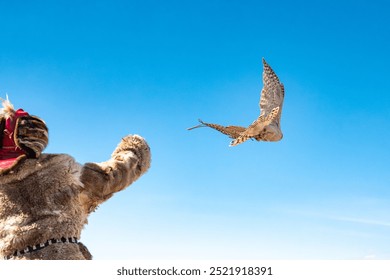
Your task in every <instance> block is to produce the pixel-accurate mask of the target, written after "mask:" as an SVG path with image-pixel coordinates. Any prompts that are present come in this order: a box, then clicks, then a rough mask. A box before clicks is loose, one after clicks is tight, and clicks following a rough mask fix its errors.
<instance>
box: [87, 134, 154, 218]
mask: <svg viewBox="0 0 390 280" xmlns="http://www.w3.org/2000/svg"><path fill="white" fill-rule="evenodd" d="M149 167H150V149H149V146H148V144H147V143H146V141H145V140H144V139H143V138H142V137H140V136H138V135H129V136H127V137H125V138H123V139H122V141H121V142H120V143H119V145H118V146H117V148H116V149H115V151H114V152H113V153H112V155H111V158H110V159H109V160H108V161H106V162H102V163H86V164H85V165H84V166H83V168H82V171H81V182H82V183H83V185H84V189H83V191H82V193H81V197H80V198H81V203H82V204H83V206H84V207H85V209H86V211H87V212H88V213H90V212H92V211H93V210H94V209H95V208H96V207H97V206H98V205H99V204H100V203H102V202H104V201H106V200H107V199H109V198H110V197H111V196H112V195H113V194H114V193H115V192H118V191H121V190H123V189H124V188H126V187H127V186H129V185H130V184H132V183H133V182H134V181H135V180H137V179H138V178H139V177H140V176H141V175H142V174H144V173H145V172H146V171H147V170H148V169H149Z"/></svg>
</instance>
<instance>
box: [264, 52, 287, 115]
mask: <svg viewBox="0 0 390 280" xmlns="http://www.w3.org/2000/svg"><path fill="white" fill-rule="evenodd" d="M263 67H264V70H263V89H262V90H261V96H260V103H259V105H260V116H267V115H268V114H270V113H271V111H272V110H273V109H274V108H276V107H279V114H278V116H277V121H278V122H279V121H280V116H281V114H282V106H283V101H284V86H283V84H282V83H281V82H280V81H279V78H278V76H276V74H275V72H274V71H273V70H272V68H271V67H270V66H269V65H268V63H267V62H266V61H265V59H264V58H263Z"/></svg>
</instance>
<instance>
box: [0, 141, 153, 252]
mask: <svg viewBox="0 0 390 280" xmlns="http://www.w3.org/2000/svg"><path fill="white" fill-rule="evenodd" d="M150 161H151V155H150V149H149V146H148V144H147V143H146V141H145V140H144V139H143V138H142V137H140V136H138V135H129V136H127V137H125V138H123V139H122V141H121V142H120V143H119V145H118V146H117V148H116V149H115V151H114V152H113V154H112V155H111V158H110V159H109V160H108V161H106V162H102V163H87V164H84V165H81V164H79V163H77V162H76V161H75V160H74V159H73V158H72V157H71V156H69V155H67V154H45V153H43V154H40V156H39V157H37V158H23V159H22V160H21V161H20V162H19V163H18V164H17V165H16V166H14V167H13V168H12V169H11V170H9V171H8V172H7V173H4V174H1V175H0V256H3V257H5V256H9V255H12V254H14V252H15V251H17V250H23V249H25V248H27V247H29V246H34V245H36V244H40V243H44V242H46V241H47V240H50V239H53V238H54V239H61V238H63V237H65V238H68V237H75V238H77V239H79V238H80V235H81V231H82V229H83V227H84V225H85V224H86V223H87V219H88V215H89V214H90V213H91V212H92V211H94V210H95V209H96V207H97V206H98V205H99V204H101V203H103V202H104V201H106V200H107V199H109V198H110V197H111V196H112V195H113V194H114V193H116V192H119V191H121V190H123V189H125V188H126V187H127V186H129V185H130V184H132V183H133V182H134V181H135V180H137V179H138V178H139V177H140V176H141V175H142V174H144V173H145V172H146V171H147V170H148V169H149V167H150ZM91 258H92V257H91V255H90V253H89V252H88V249H87V248H86V247H85V246H84V245H83V244H82V243H56V244H52V245H49V246H47V247H45V248H43V249H40V250H37V251H34V252H29V253H26V254H22V255H20V256H13V257H12V258H11V259H18V260H20V259H24V260H85V259H91Z"/></svg>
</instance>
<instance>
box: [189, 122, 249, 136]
mask: <svg viewBox="0 0 390 280" xmlns="http://www.w3.org/2000/svg"><path fill="white" fill-rule="evenodd" d="M199 122H200V124H199V125H196V126H194V127H190V128H188V129H187V130H191V129H195V128H199V127H210V128H213V129H215V130H218V131H219V132H221V133H223V134H226V135H228V136H229V137H230V138H233V139H235V138H237V137H239V136H240V133H242V132H244V131H245V129H246V128H245V127H241V126H235V125H229V126H222V125H219V124H215V123H206V122H203V121H202V120H199Z"/></svg>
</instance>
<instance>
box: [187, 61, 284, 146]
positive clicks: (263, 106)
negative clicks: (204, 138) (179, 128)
mask: <svg viewBox="0 0 390 280" xmlns="http://www.w3.org/2000/svg"><path fill="white" fill-rule="evenodd" d="M263 67H264V70H263V89H262V91H261V96H260V103H259V105H260V112H261V113H260V116H259V117H258V118H257V119H256V120H255V121H254V122H253V123H252V124H251V125H250V126H248V127H247V128H246V127H241V126H235V125H229V126H222V125H219V124H213V123H206V122H203V121H201V120H199V122H200V124H199V125H197V126H194V127H191V128H188V130H191V129H194V128H198V127H210V128H213V129H215V130H218V131H219V132H221V133H223V134H226V135H228V136H229V137H230V138H232V139H233V140H232V141H231V143H230V146H237V145H238V144H241V143H243V142H245V141H246V140H248V139H255V140H257V141H279V140H280V139H282V138H283V133H282V131H281V129H280V116H281V114H282V106H283V100H284V86H283V84H282V83H280V81H279V78H278V76H276V74H275V72H274V71H273V70H272V68H271V67H270V66H269V65H268V63H267V62H266V61H265V59H264V58H263Z"/></svg>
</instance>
